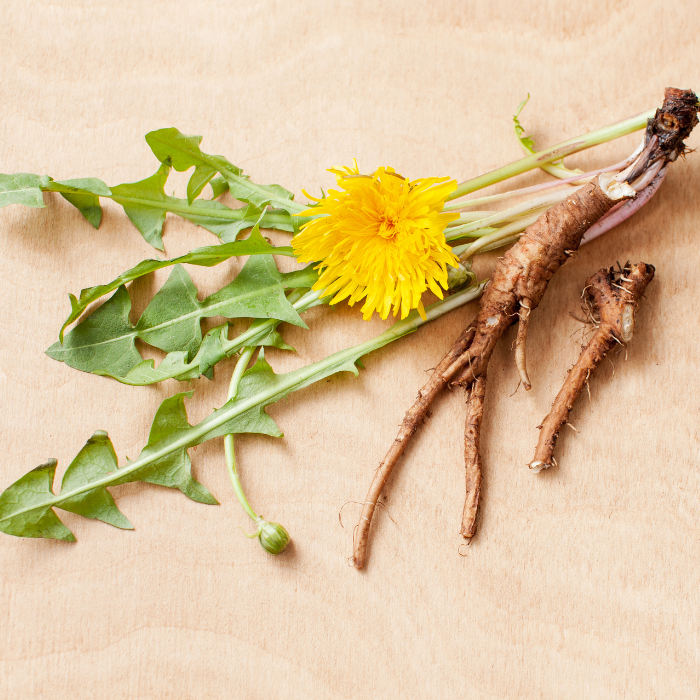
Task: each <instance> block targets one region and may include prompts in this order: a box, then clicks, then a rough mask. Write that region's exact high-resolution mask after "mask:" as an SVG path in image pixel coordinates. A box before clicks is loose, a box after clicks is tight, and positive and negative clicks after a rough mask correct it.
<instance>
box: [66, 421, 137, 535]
mask: <svg viewBox="0 0 700 700" xmlns="http://www.w3.org/2000/svg"><path fill="white" fill-rule="evenodd" d="M116 471H117V455H116V454H115V453H114V447H112V442H111V440H110V439H109V437H108V436H107V433H105V432H104V431H103V430H98V431H97V432H95V433H94V435H93V436H92V437H91V438H90V439H89V440H88V441H87V443H85V447H83V449H82V450H80V452H79V453H78V456H77V457H76V458H75V459H74V460H73V461H72V462H71V464H70V466H69V467H68V469H67V470H66V473H65V474H64V476H63V481H62V483H61V492H64V491H69V492H70V491H73V490H76V489H80V488H81V487H82V486H85V485H91V484H94V483H95V482H96V481H99V480H100V479H103V478H105V477H108V476H109V475H110V474H114V473H115V472H116ZM61 508H63V510H68V511H70V512H71V513H77V514H78V515H82V516H83V517H85V518H94V519H95V520H101V521H102V522H105V523H108V524H109V525H114V527H118V528H121V529H125V530H133V529H134V526H133V525H132V524H131V523H130V522H129V520H128V519H127V518H126V517H125V516H124V514H123V513H122V512H121V511H120V510H119V508H117V506H116V504H115V503H114V499H113V498H112V494H110V492H109V491H107V489H106V488H105V487H104V486H94V487H93V488H91V489H90V490H89V491H85V492H83V493H81V494H79V495H77V496H75V497H73V498H66V499H64V500H62V501H61Z"/></svg>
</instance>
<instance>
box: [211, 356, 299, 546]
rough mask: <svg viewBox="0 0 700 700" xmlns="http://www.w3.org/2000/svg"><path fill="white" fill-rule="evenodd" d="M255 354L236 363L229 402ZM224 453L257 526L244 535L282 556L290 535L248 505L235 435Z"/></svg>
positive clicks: (238, 495)
mask: <svg viewBox="0 0 700 700" xmlns="http://www.w3.org/2000/svg"><path fill="white" fill-rule="evenodd" d="M254 352H255V347H254V346H249V347H246V348H243V351H242V352H241V356H240V358H239V359H238V362H237V363H236V368H235V369H234V370H233V375H232V377H231V383H230V384H229V389H228V396H227V397H226V400H227V401H230V400H231V399H233V398H235V397H236V394H237V393H238V385H239V384H240V381H241V377H242V376H243V373H244V372H245V370H246V367H247V366H248V363H249V362H250V358H251V357H252V356H253V353H254ZM224 453H225V455H226V467H227V468H228V474H229V477H230V478H231V485H232V486H233V491H234V493H235V494H236V498H238V501H239V503H240V504H241V505H242V506H243V510H245V512H246V513H248V515H249V516H250V518H251V519H252V520H253V521H254V522H255V524H256V525H257V529H256V531H255V532H253V533H251V534H248V533H247V532H246V533H244V534H245V536H246V537H249V538H250V539H253V538H256V537H257V539H258V541H259V542H260V546H261V547H262V548H263V549H264V550H265V551H266V552H269V553H270V554H275V555H277V554H282V552H284V550H285V549H286V548H287V545H288V544H289V540H290V537H289V533H288V532H287V530H285V528H284V527H282V525H280V524H279V523H274V522H269V521H267V520H265V519H264V518H262V517H260V516H259V515H258V514H257V513H256V512H255V511H254V510H253V507H252V506H251V505H250V503H248V499H247V498H246V496H245V493H244V492H243V486H241V480H240V479H239V478H238V470H237V469H236V456H235V451H234V444H233V435H227V436H226V437H225V438H224Z"/></svg>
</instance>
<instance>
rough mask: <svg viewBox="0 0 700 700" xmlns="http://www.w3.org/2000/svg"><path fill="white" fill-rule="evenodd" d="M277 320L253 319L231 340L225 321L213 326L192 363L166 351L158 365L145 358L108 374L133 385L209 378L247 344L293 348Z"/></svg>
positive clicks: (184, 354)
mask: <svg viewBox="0 0 700 700" xmlns="http://www.w3.org/2000/svg"><path fill="white" fill-rule="evenodd" d="M319 303H320V302H319ZM278 323H279V322H278V321H274V320H269V321H255V322H254V323H253V324H252V325H251V327H250V329H249V332H247V333H246V334H245V338H244V339H242V340H238V339H236V340H234V341H229V340H228V339H227V337H226V336H227V333H228V327H229V326H228V324H227V323H225V324H223V325H222V326H217V327H216V328H212V329H211V330H210V331H209V332H208V333H207V334H206V335H205V336H204V340H203V341H202V345H201V346H200V348H199V352H198V353H197V355H196V356H195V357H194V358H193V359H192V361H191V362H188V361H187V354H186V353H184V352H179V351H176V352H171V353H168V354H167V355H166V356H165V358H164V359H163V360H162V362H161V363H160V364H159V365H158V367H156V366H155V362H154V361H153V360H144V361H143V362H140V363H139V364H138V365H136V366H135V367H133V368H132V369H131V370H129V372H128V373H127V374H125V375H124V376H119V375H115V374H109V375H108V376H110V377H112V378H113V379H116V380H117V381H119V382H122V383H123V384H131V385H133V386H144V385H147V384H156V383H157V382H162V381H164V380H165V379H176V380H177V381H179V382H185V381H189V380H190V379H196V378H197V377H201V376H205V377H207V378H208V379H212V378H213V376H214V375H213V371H214V367H215V366H216V364H217V363H219V362H220V361H221V360H223V359H225V358H226V357H231V356H232V355H234V354H235V353H237V352H238V351H239V350H241V348H242V347H244V346H246V345H255V346H266V347H276V348H279V349H280V350H292V351H293V350H294V348H292V347H291V346H289V345H287V343H285V342H284V340H283V339H282V336H281V335H280V334H279V332H278V331H277V330H276V329H275V326H277V324H278Z"/></svg>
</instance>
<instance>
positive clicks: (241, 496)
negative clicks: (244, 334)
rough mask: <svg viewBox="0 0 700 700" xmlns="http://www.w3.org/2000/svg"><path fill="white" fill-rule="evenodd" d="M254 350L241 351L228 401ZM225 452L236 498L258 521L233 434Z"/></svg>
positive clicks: (225, 443) (233, 395)
mask: <svg viewBox="0 0 700 700" xmlns="http://www.w3.org/2000/svg"><path fill="white" fill-rule="evenodd" d="M254 352H255V347H254V346H249V347H247V348H245V349H244V350H243V352H242V353H241V356H240V358H239V360H238V362H237V363H236V368H235V369H234V370H233V375H232V376H231V383H230V384H229V387H228V396H227V397H226V400H227V401H230V400H231V399H235V398H236V394H238V385H239V384H240V382H241V377H242V376H243V372H245V370H246V367H247V366H248V363H249V362H250V358H251V357H252V356H253V353H254ZM224 452H225V454H226V467H227V468H228V475H229V476H230V477H231V485H232V486H233V491H234V493H235V494H236V498H237V499H238V501H239V503H240V504H241V505H242V506H243V510H245V512H246V513H248V515H249V516H250V517H251V518H252V519H253V520H254V521H255V522H257V521H258V520H260V517H259V516H258V514H257V513H256V512H255V511H254V510H253V508H252V506H251V505H250V503H248V499H247V498H246V497H245V493H243V486H241V480H240V479H239V478H238V470H237V469H236V455H235V451H234V445H233V435H226V437H224Z"/></svg>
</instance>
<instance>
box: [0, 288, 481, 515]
mask: <svg viewBox="0 0 700 700" xmlns="http://www.w3.org/2000/svg"><path fill="white" fill-rule="evenodd" d="M485 287H486V282H482V283H481V284H479V285H477V286H474V287H469V288H467V289H464V290H462V291H460V292H457V293H455V294H452V295H451V296H448V297H446V298H445V299H442V300H440V301H438V302H436V303H435V304H432V305H430V306H428V307H427V308H426V310H425V311H426V319H425V320H424V319H422V318H421V317H420V316H419V315H418V313H417V312H416V311H412V312H411V313H410V314H409V315H408V316H407V317H406V318H405V319H403V320H402V321H398V322H397V323H395V324H394V325H393V326H391V328H389V329H388V330H386V331H384V332H383V333H381V334H380V335H378V336H376V337H374V338H371V339H370V340H367V341H365V342H364V343H360V344H359V345H355V346H353V347H350V348H347V349H346V350H341V351H339V352H336V353H333V354H332V355H329V356H328V357H326V358H324V359H323V360H319V361H318V362H314V363H312V364H310V365H307V366H306V367H302V368H301V369H300V370H296V371H294V372H290V373H289V374H286V375H285V374H283V375H280V376H279V377H278V381H276V382H275V383H274V384H273V385H271V386H269V387H268V388H266V389H264V390H262V391H260V392H258V393H257V394H254V395H252V396H250V397H248V398H247V399H245V400H243V401H239V402H234V403H233V404H232V405H230V406H225V407H223V408H222V409H220V410H219V411H217V412H216V413H215V414H213V415H211V416H209V417H208V418H205V419H204V420H203V421H202V422H201V423H198V424H197V425H194V426H192V428H190V429H188V430H186V431H184V433H183V435H182V437H180V438H178V439H177V440H173V441H172V442H171V443H169V444H167V445H165V446H163V447H161V448H160V449H158V450H154V451H152V452H148V453H147V454H145V455H143V456H142V457H139V458H138V459H136V460H134V461H133V462H130V463H129V464H128V465H127V466H125V467H123V468H122V469H118V470H117V471H116V472H114V473H113V474H109V475H107V476H105V477H103V478H102V479H97V480H95V481H91V482H90V483H87V484H83V485H82V486H79V487H77V488H74V489H72V490H70V491H66V492H61V493H60V494H58V495H57V496H55V497H54V498H51V499H47V500H45V501H42V502H41V504H40V505H36V504H34V505H31V506H28V507H27V508H23V509H22V510H18V511H14V512H13V513H12V514H10V515H7V516H5V517H2V518H0V521H3V520H8V519H10V518H14V517H17V516H18V515H21V514H22V513H26V512H29V511H33V510H36V509H37V508H41V509H44V508H47V507H53V506H58V507H59V508H60V505H61V503H62V502H63V501H65V500H68V499H72V498H75V497H76V496H80V495H81V494H83V493H87V492H88V491H92V490H93V489H96V488H99V487H101V486H113V485H114V484H115V482H119V483H123V480H124V477H127V476H129V475H130V474H133V473H134V472H136V471H138V470H139V469H142V468H143V467H145V466H148V465H150V464H153V463H154V462H157V461H159V460H161V459H163V458H164V457H167V456H168V455H170V454H172V453H173V452H177V451H178V450H181V449H183V448H184V449H187V448H189V447H191V446H193V445H198V444H200V443H202V442H204V441H205V440H207V439H208V438H207V435H209V434H210V433H212V432H213V431H214V430H216V428H219V427H220V426H222V425H224V424H225V423H227V422H228V421H230V420H232V419H233V418H236V417H237V416H240V415H241V414H243V413H245V412H246V411H249V410H251V409H253V408H256V407H257V406H267V405H268V404H270V403H273V402H274V401H275V400H277V399H279V398H282V396H286V395H287V394H289V393H290V392H292V391H295V390H297V389H301V388H304V387H306V386H309V385H310V384H313V383H314V382H317V381H320V380H321V379H324V378H325V377H327V376H329V375H330V374H333V373H334V372H337V371H345V370H346V369H347V367H346V365H347V363H348V362H349V361H351V360H356V359H359V358H360V357H362V356H363V355H366V354H368V353H370V352H372V351H373V350H378V349H379V348H381V347H384V346H385V345H388V344H389V343H391V342H393V341H395V340H398V339H399V338H401V337H403V336H405V335H408V334H409V333H412V332H413V331H415V330H417V329H418V328H420V327H421V326H422V325H423V324H424V323H427V322H428V321H433V320H435V319H437V318H439V317H440V316H443V315H444V314H446V313H448V312H449V311H452V310H454V309H457V308H459V307H460V306H462V305H464V304H466V303H468V302H470V301H473V300H474V299H478V298H479V297H480V296H481V294H482V293H483V291H484V289H485Z"/></svg>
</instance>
